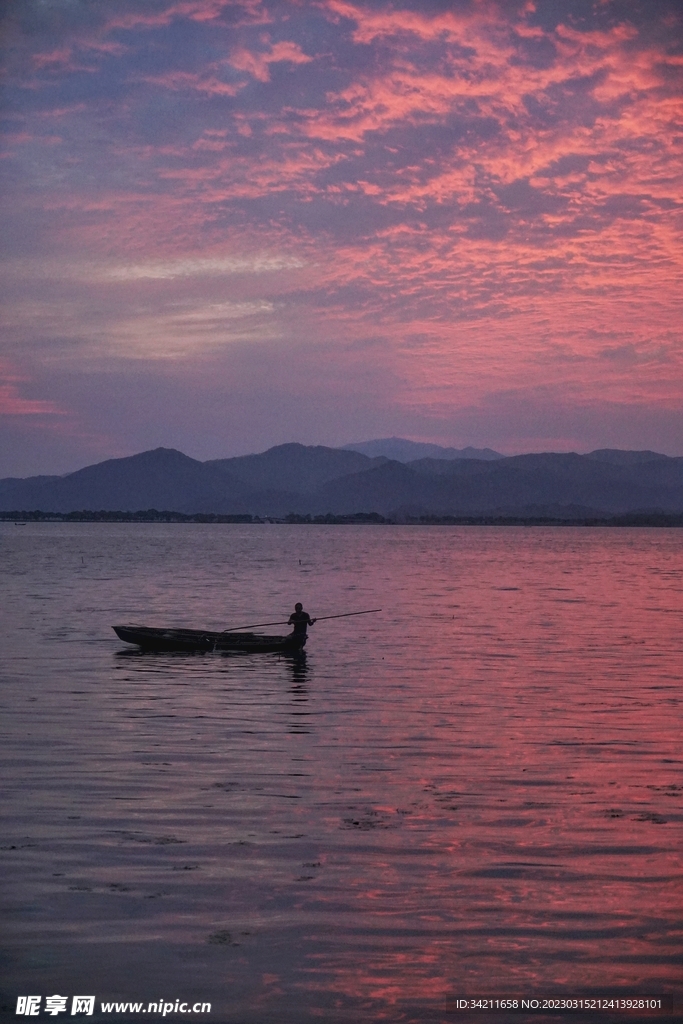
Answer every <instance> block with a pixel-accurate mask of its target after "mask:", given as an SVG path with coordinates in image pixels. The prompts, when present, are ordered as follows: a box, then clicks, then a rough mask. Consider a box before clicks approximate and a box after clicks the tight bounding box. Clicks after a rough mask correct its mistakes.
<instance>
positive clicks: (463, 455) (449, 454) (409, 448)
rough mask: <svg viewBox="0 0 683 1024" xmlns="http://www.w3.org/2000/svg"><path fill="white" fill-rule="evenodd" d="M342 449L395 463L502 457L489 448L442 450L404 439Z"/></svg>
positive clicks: (380, 441)
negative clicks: (383, 458)
mask: <svg viewBox="0 0 683 1024" xmlns="http://www.w3.org/2000/svg"><path fill="white" fill-rule="evenodd" d="M344 449H345V450H346V451H352V452H360V453H361V454H362V455H369V456H370V457H371V458H373V457H375V458H376V457H377V456H378V455H384V456H385V457H386V458H387V459H394V460H395V461H396V462H413V461H414V460H415V459H502V458H503V457H504V456H502V455H499V454H498V452H494V451H493V450H492V449H491V448H472V447H468V448H443V447H442V446H441V445H440V444H427V443H425V442H422V441H408V440H406V438H405V437H383V438H381V439H379V440H377V441H361V442H360V443H359V444H345V445H344Z"/></svg>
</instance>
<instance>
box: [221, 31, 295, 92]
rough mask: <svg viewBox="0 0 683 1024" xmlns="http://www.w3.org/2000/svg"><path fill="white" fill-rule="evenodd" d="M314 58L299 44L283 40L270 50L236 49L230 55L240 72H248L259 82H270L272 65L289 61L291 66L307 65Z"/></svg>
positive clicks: (231, 60) (233, 64)
mask: <svg viewBox="0 0 683 1024" xmlns="http://www.w3.org/2000/svg"><path fill="white" fill-rule="evenodd" d="M312 59H313V58H312V57H309V56H307V54H305V53H304V52H303V50H302V49H301V47H300V46H299V45H298V43H292V42H288V41H286V40H283V41H282V42H279V43H274V44H273V45H272V46H271V47H270V48H269V49H268V50H263V51H261V50H248V49H246V48H240V49H235V50H233V51H232V52H231V54H230V63H231V64H232V66H233V67H234V68H236V69H237V70H238V71H246V72H247V73H248V74H250V75H252V76H253V77H254V78H256V79H257V80H258V81H259V82H268V81H270V65H271V64H278V63H280V62H281V61H287V62H289V63H290V64H307V63H309V61H311V60H312Z"/></svg>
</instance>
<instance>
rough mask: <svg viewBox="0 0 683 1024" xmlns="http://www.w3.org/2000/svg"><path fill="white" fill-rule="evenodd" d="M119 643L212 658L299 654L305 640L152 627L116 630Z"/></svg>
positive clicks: (116, 627)
mask: <svg viewBox="0 0 683 1024" xmlns="http://www.w3.org/2000/svg"><path fill="white" fill-rule="evenodd" d="M112 628H113V630H114V632H115V633H116V635H117V636H118V638H119V639H120V640H123V641H125V643H127V644H136V645H137V646H138V647H141V648H142V649H143V650H146V651H184V652H186V653H204V654H209V653H212V652H214V651H216V652H218V653H221V654H231V653H233V654H272V653H276V652H281V653H287V654H296V652H297V651H301V650H303V648H304V645H305V643H306V637H293V636H291V635H290V636H263V635H262V634H260V633H216V632H213V631H211V630H208V629H155V628H153V627H151V626H113V627H112Z"/></svg>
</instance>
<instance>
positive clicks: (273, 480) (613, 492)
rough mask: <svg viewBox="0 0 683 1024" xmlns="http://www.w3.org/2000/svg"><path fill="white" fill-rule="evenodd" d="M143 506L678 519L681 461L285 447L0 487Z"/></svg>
mask: <svg viewBox="0 0 683 1024" xmlns="http://www.w3.org/2000/svg"><path fill="white" fill-rule="evenodd" d="M406 443H411V442H406ZM465 451H467V449H465ZM147 509H157V510H159V511H169V512H181V513H186V514H193V513H217V514H221V515H226V514H227V515H234V514H251V515H258V516H272V517H276V518H280V517H283V516H286V515H287V514H288V513H295V514H297V515H306V514H311V515H326V514H328V513H330V514H332V515H353V514H356V513H370V512H377V513H379V514H381V515H383V516H387V517H393V518H402V517H406V516H416V515H417V516H420V515H436V516H448V515H455V516H457V515H463V516H471V515H475V516H476V515H492V514H494V515H506V516H520V517H524V516H526V517H532V516H534V517H536V516H544V515H547V516H552V517H556V518H562V517H563V516H566V517H580V516H583V517H594V516H609V515H619V514H624V513H629V512H645V511H647V512H655V511H661V512H666V513H672V512H673V513H680V512H683V458H670V457H668V456H666V455H660V454H658V453H657V452H631V451H620V450H613V449H603V450H600V451H595V452H591V453H590V454H588V455H577V454H575V453H571V452H570V453H563V454H556V453H550V452H546V453H541V454H536V455H516V456H512V457H510V458H504V457H502V456H499V457H496V458H491V457H488V458H480V459H474V458H464V457H462V456H458V457H457V458H453V459H445V458H443V457H441V456H439V457H438V458H433V457H431V458H419V459H415V460H413V461H411V462H407V463H406V462H403V461H400V460H396V459H389V458H387V457H386V456H376V457H374V458H372V457H370V456H369V455H367V454H363V453H362V452H357V451H355V450H354V449H342V448H325V447H323V446H305V445H301V444H284V445H278V446H277V447H275V448H270V449H269V450H268V451H266V452H262V453H261V454H258V455H245V456H239V457H237V458H232V459H214V460H211V461H209V462H199V461H197V460H196V459H191V458H189V457H188V456H187V455H183V453H182V452H179V451H175V450H174V449H171V448H157V449H155V450H154V451H149V452H142V453H141V454H139V455H133V456H131V457H129V458H124V459H109V460H107V461H106V462H100V463H98V464H97V465H94V466H88V467H86V468H85V469H81V470H78V472H76V473H69V474H68V475H66V476H62V477H54V476H41V477H30V478H28V479H26V480H18V479H16V478H9V479H5V480H0V511H6V512H22V511H26V512H29V511H36V510H41V511H43V512H59V513H65V512H79V511H100V510H106V511H112V512H113V511H121V512H136V511H141V510H147Z"/></svg>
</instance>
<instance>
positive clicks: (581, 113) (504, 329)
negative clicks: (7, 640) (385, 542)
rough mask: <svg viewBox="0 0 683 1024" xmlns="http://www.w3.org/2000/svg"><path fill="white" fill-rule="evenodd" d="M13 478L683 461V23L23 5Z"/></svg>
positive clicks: (381, 9) (540, 8)
mask: <svg viewBox="0 0 683 1024" xmlns="http://www.w3.org/2000/svg"><path fill="white" fill-rule="evenodd" d="M0 17H1V19H2V20H1V22H0V39H1V48H2V94H1V99H0V116H1V121H2V151H1V159H0V175H1V177H2V181H1V184H2V189H1V191H2V199H1V218H2V220H1V223H0V238H1V239H2V242H1V249H2V252H1V262H2V274H1V278H2V306H3V311H2V342H1V348H0V431H1V434H0V476H29V475H33V474H37V473H66V472H70V471H72V470H75V469H77V468H80V467H81V466H84V465H88V464H91V463H93V462H99V461H101V460H103V459H106V458H112V457H120V456H125V455H131V454H134V453H135V452H139V451H144V450H146V449H150V448H155V447H158V446H164V447H171V448H178V449H180V450H181V451H183V452H185V453H186V454H188V455H191V456H193V457H194V458H198V459H202V460H204V459H210V458H222V457H228V456H232V455H239V454H244V453H247V452H255V451H263V450H264V449H266V448H268V447H270V446H272V445H275V444H281V443H284V442H288V441H300V442H302V443H304V444H325V445H332V446H336V445H343V444H346V443H351V442H355V441H361V440H366V439H369V438H376V437H387V436H392V435H397V436H401V437H409V438H413V439H415V440H422V441H431V442H436V443H438V444H445V445H453V446H456V447H464V446H466V445H474V446H475V447H491V448H494V449H496V450H498V451H500V452H502V453H504V454H515V453H519V452H530V451H579V452H586V451H590V450H593V449H595V448H631V449H653V450H656V451H660V452H664V453H666V454H669V455H683V348H682V344H681V342H682V337H681V334H682V329H683V328H682V325H683V317H682V316H681V312H682V309H681V306H682V304H683V287H682V281H681V264H682V262H683V246H682V245H681V227H682V224H683V213H682V211H683V188H682V185H683V6H682V5H681V3H680V0H642V2H641V0H520V2H518V0H501V2H495V0H395V2H393V3H383V2H378V0H373V2H360V0H3V3H2V8H1V12H0Z"/></svg>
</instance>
